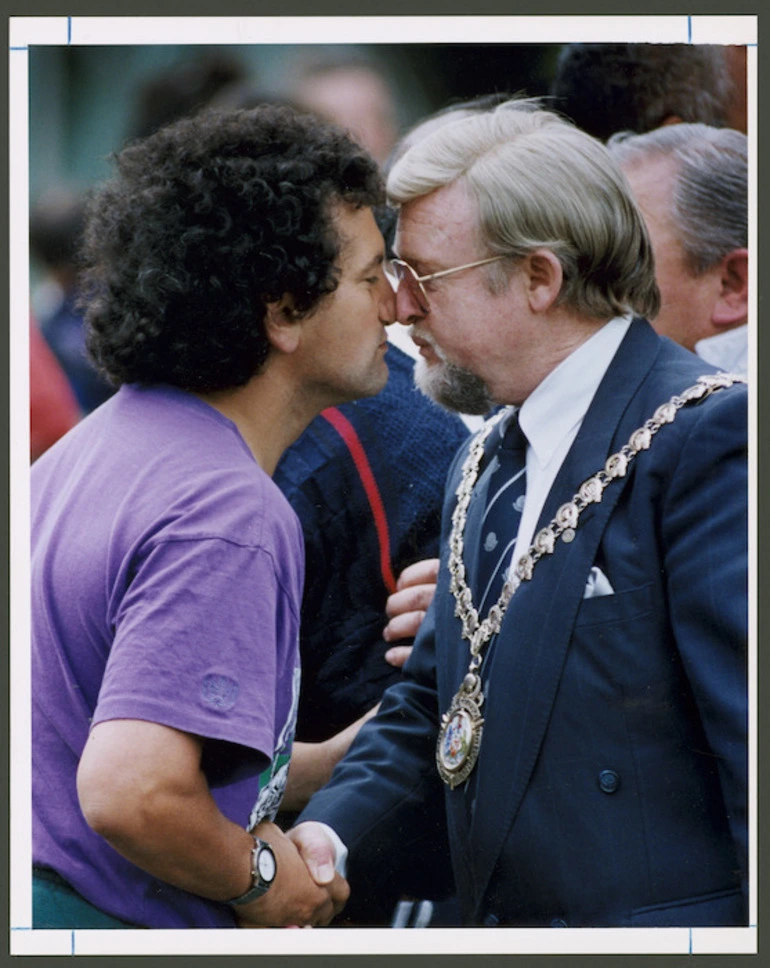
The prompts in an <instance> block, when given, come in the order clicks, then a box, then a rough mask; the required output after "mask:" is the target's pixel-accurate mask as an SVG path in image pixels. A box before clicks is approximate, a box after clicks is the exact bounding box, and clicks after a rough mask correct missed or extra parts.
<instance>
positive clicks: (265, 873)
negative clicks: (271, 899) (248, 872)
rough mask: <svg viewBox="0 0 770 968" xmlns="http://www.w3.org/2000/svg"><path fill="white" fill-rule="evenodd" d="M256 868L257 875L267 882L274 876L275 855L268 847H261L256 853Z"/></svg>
mask: <svg viewBox="0 0 770 968" xmlns="http://www.w3.org/2000/svg"><path fill="white" fill-rule="evenodd" d="M257 869H258V870H259V876H260V877H261V878H262V880H263V881H266V882H267V883H268V884H269V883H270V882H271V881H272V880H273V878H274V877H275V857H274V856H273V851H272V850H271V849H270V848H269V847H263V848H262V850H260V852H259V854H258V855H257Z"/></svg>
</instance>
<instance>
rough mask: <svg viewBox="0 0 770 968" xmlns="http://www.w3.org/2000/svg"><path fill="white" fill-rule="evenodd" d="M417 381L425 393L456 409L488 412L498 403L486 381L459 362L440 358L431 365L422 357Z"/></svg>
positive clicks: (451, 408) (464, 411)
mask: <svg viewBox="0 0 770 968" xmlns="http://www.w3.org/2000/svg"><path fill="white" fill-rule="evenodd" d="M414 382H415V384H416V385H417V387H418V389H420V390H421V391H422V392H423V393H424V394H425V396H426V397H430V398H431V400H434V401H435V402H436V403H438V404H439V405H440V406H442V407H444V408H445V409H447V410H453V411H455V412H456V413H469V414H481V415H484V414H487V413H489V411H490V410H492V409H493V407H494V406H495V401H494V400H493V399H492V397H491V396H490V393H489V390H488V389H487V385H486V383H484V381H483V380H482V379H481V377H479V376H476V374H475V373H471V372H470V370H466V369H464V367H462V366H457V364H456V363H447V362H446V361H443V360H442V361H441V362H440V363H434V364H433V365H432V366H428V365H427V363H426V362H425V360H423V359H419V360H418V361H417V365H416V366H415V370H414Z"/></svg>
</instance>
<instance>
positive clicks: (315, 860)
mask: <svg viewBox="0 0 770 968" xmlns="http://www.w3.org/2000/svg"><path fill="white" fill-rule="evenodd" d="M286 836H287V837H288V838H289V840H291V842H292V843H293V844H294V845H295V847H296V848H297V850H298V851H299V854H300V856H301V857H302V860H303V861H304V862H305V865H306V866H307V869H308V871H309V872H310V876H311V877H312V878H313V880H314V881H315V882H316V884H319V885H322V884H328V883H329V882H330V881H331V879H332V876H333V875H334V873H335V871H334V862H335V859H336V850H335V847H334V843H333V842H332V839H331V837H330V836H329V834H328V832H327V830H326V828H325V827H324V825H323V824H321V823H317V822H316V821H315V820H306V821H305V822H304V823H301V824H298V825H297V826H296V827H292V828H291V830H290V831H289V832H288V834H287V835H286ZM337 876H338V877H339V875H337ZM345 883H346V884H347V881H345ZM348 893H349V890H348ZM346 900H347V898H346Z"/></svg>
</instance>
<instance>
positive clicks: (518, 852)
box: [300, 320, 748, 926]
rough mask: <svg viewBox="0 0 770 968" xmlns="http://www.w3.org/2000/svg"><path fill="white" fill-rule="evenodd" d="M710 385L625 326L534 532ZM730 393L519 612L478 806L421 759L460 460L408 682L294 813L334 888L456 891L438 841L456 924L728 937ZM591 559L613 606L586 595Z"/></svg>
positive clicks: (738, 890) (456, 664)
mask: <svg viewBox="0 0 770 968" xmlns="http://www.w3.org/2000/svg"><path fill="white" fill-rule="evenodd" d="M706 372H712V368H710V367H708V366H707V365H706V364H704V363H703V362H702V361H700V360H698V359H697V357H695V356H693V355H692V354H690V353H688V352H686V351H685V350H682V349H681V348H680V347H678V346H675V345H674V344H673V343H671V342H670V341H668V340H663V339H661V338H659V337H658V336H657V335H656V334H655V333H654V332H653V330H652V329H651V327H650V326H649V325H648V324H647V323H646V322H644V321H642V320H636V321H634V323H633V324H632V326H631V328H630V330H629V332H628V334H627V336H626V337H625V339H624V341H623V343H622V345H621V347H620V349H619V351H618V353H617V354H616V357H615V359H614V360H613V362H612V364H611V365H610V367H609V369H608V371H607V373H606V376H605V378H604V379H603V381H602V383H601V385H600V387H599V389H598V391H597V393H596V396H595V398H594V400H593V402H592V404H591V406H590V408H589V410H588V412H587V414H586V417H585V419H584V421H583V423H582V426H581V429H580V431H579V434H578V436H577V438H576V440H575V442H574V444H573V446H572V448H571V450H570V452H569V454H568V456H567V458H566V460H565V461H564V464H563V466H562V468H561V470H560V472H559V475H558V477H557V479H556V481H555V483H554V486H553V488H552V491H551V493H550V495H549V497H548V499H547V501H546V505H545V507H544V509H543V514H542V518H541V521H540V526H541V527H542V526H544V525H545V524H547V523H548V522H549V521H550V520H551V518H552V517H553V515H554V512H555V511H556V509H557V507H558V506H559V505H561V504H562V503H564V501H566V500H569V499H570V498H571V497H572V495H573V494H574V493H575V491H576V490H577V487H578V485H579V484H580V483H581V482H582V481H583V480H585V479H586V478H588V477H590V476H592V475H593V474H594V473H595V472H596V471H597V470H599V469H600V468H601V467H602V466H603V464H604V461H605V460H606V458H607V456H608V455H609V454H611V453H614V452H615V451H617V450H619V449H620V447H621V446H622V445H623V444H624V443H626V442H627V440H628V438H629V436H630V434H631V433H632V432H633V431H634V430H636V429H637V428H638V427H640V426H641V425H642V424H643V423H644V422H645V420H647V419H648V418H649V417H651V416H652V414H653V412H654V411H655V410H656V408H657V407H658V406H659V405H660V404H661V403H664V402H665V401H667V400H668V399H669V398H670V397H671V396H672V395H674V394H676V393H679V392H681V391H683V390H684V389H685V388H687V387H689V386H691V385H692V384H693V383H695V382H696V380H697V378H698V376H700V375H701V374H703V373H706ZM746 399H747V393H746V387H745V386H744V385H735V386H733V387H731V388H729V389H726V390H721V391H719V392H718V393H715V394H713V395H712V396H710V397H709V398H707V399H705V400H704V401H702V402H701V403H699V404H696V405H692V404H691V405H688V406H686V407H684V408H683V409H682V410H680V411H679V413H678V415H677V417H676V420H675V421H674V422H673V423H672V424H668V425H666V426H664V427H663V428H662V429H661V431H660V432H659V433H658V434H657V436H656V437H655V439H654V440H653V442H652V446H651V448H650V449H649V450H647V451H644V452H642V453H641V454H640V455H639V456H638V457H637V459H636V461H635V462H634V464H633V465H632V468H631V469H630V471H629V473H628V475H627V476H626V477H625V478H623V479H621V480H619V481H615V482H613V484H611V485H610V486H609V487H608V488H607V489H606V490H605V492H604V497H603V500H602V501H601V503H599V504H595V505H591V506H590V507H589V508H588V509H587V510H586V511H585V512H584V513H583V515H582V518H581V521H580V525H579V527H578V528H577V532H576V537H575V540H574V541H573V542H572V543H571V544H564V543H562V542H559V543H558V546H557V549H556V551H555V553H554V554H553V555H552V556H551V557H549V558H546V559H543V560H542V561H541V562H540V563H539V564H538V565H537V566H536V569H535V573H534V577H533V579H532V581H531V582H528V583H525V584H523V585H522V586H521V587H520V589H519V590H518V592H517V593H516V595H515V596H514V599H513V600H512V602H511V604H510V606H509V608H508V612H507V614H506V617H505V620H504V624H503V628H502V629H501V632H500V634H499V636H498V638H497V640H496V642H495V643H494V644H493V646H492V651H491V652H490V654H489V655H488V657H487V666H488V669H487V671H488V673H489V676H488V679H489V688H488V691H487V698H486V701H485V703H484V707H483V711H484V716H485V724H484V734H483V740H482V744H481V751H480V756H479V761H478V763H477V764H476V767H475V770H474V774H472V775H471V780H470V781H468V782H469V783H470V784H471V785H472V787H471V788H472V790H473V793H474V795H475V807H474V809H473V810H471V809H470V808H469V802H468V801H469V796H468V793H467V791H466V789H465V787H466V784H462V785H460V786H459V787H457V788H456V789H454V790H450V789H449V788H448V787H446V786H444V784H443V783H442V782H441V780H440V779H439V778H438V775H437V773H436V769H435V763H434V755H435V743H436V735H437V724H438V722H439V718H440V716H441V714H442V713H443V712H444V711H445V710H446V709H447V708H448V707H449V704H450V702H451V699H452V696H453V695H454V693H455V692H456V690H457V688H458V686H459V684H460V682H461V680H462V677H463V675H464V673H465V671H466V669H467V664H468V657H469V656H468V645H467V642H465V641H462V642H461V640H460V626H459V621H458V619H457V618H456V617H455V615H454V600H453V598H452V596H451V595H450V593H449V590H448V572H447V567H446V557H447V549H446V539H447V535H448V532H449V526H450V521H449V516H450V515H451V511H452V509H453V507H454V504H455V497H454V492H455V489H456V486H457V483H458V481H459V476H460V466H461V462H462V459H463V458H464V455H465V452H466V450H467V448H466V447H463V448H462V450H461V452H460V454H459V455H458V458H457V460H456V461H455V463H454V465H453V467H452V469H451V470H450V474H449V479H448V484H447V496H446V501H445V507H444V524H443V532H442V549H443V550H442V568H441V574H440V578H439V585H438V588H437V592H436V597H435V600H434V604H433V606H432V608H431V610H430V611H429V613H428V616H427V617H426V619H425V622H424V623H423V628H422V629H421V632H420V635H419V636H418V638H417V642H416V644H415V648H414V650H413V653H412V656H411V657H410V660H409V662H408V663H407V666H406V669H405V681H404V682H402V683H399V684H398V685H396V686H394V687H393V688H392V689H390V690H389V691H388V693H387V694H386V697H385V700H384V702H383V705H382V710H381V713H380V714H379V715H378V716H377V717H376V718H375V719H374V720H373V721H372V722H371V723H370V724H367V726H366V727H365V728H364V729H363V730H362V731H361V734H360V735H359V737H358V739H357V741H356V743H355V744H354V745H353V747H352V749H351V751H350V753H349V754H348V756H347V757H346V759H345V760H343V762H342V763H341V764H340V765H339V766H338V768H337V770H336V772H335V774H334V776H333V777H332V781H331V783H330V784H329V785H328V786H327V787H326V788H325V789H324V790H322V791H320V792H319V793H318V794H317V795H316V797H314V798H313V800H312V801H311V803H310V805H309V807H308V808H307V810H306V811H305V812H304V814H303V815H302V817H301V818H300V819H319V820H323V821H325V822H326V823H329V824H330V825H331V826H332V827H333V828H334V829H336V830H337V831H338V833H339V834H340V836H341V837H342V839H343V841H345V843H346V844H347V845H348V847H349V848H350V852H351V868H350V870H351V889H352V890H353V891H355V890H356V889H357V886H358V889H359V890H366V889H367V886H366V885H367V883H373V878H372V871H375V870H376V872H377V877H378V878H379V879H380V880H382V879H389V878H392V879H393V881H394V883H397V884H398V887H399V890H406V891H413V892H415V893H418V894H425V893H428V894H429V893H430V891H431V890H432V891H434V892H435V893H437V894H438V893H440V891H441V889H442V886H443V888H444V889H445V890H446V889H450V890H451V889H452V884H451V880H448V875H447V872H446V870H445V868H444V867H443V866H442V864H441V863H440V859H441V857H442V856H443V854H445V853H446V852H447V847H448V851H449V854H450V855H451V863H452V870H453V876H454V887H455V890H456V892H457V894H458V897H459V900H460V904H461V907H462V911H463V921H464V923H469V924H489V925H494V924H501V925H531V926H549V925H560V926H561V925H569V926H573V925H574V926H580V925H599V926H602V925H604V926H606V925H618V926H657V925H727V924H743V923H746V920H747V902H746V871H747V719H748V717H747V703H748V690H747V679H746V676H747V672H746V670H747V461H746V446H747V418H746ZM482 498H483V495H482V494H478V495H477V496H476V498H475V499H477V500H481V499H482ZM471 515H472V512H469V517H471ZM473 545H474V535H473V534H472V533H470V531H469V533H468V535H467V537H466V547H470V548H473ZM471 553H472V552H471ZM469 565H470V562H469ZM593 565H598V566H600V567H601V569H602V571H603V572H604V573H605V574H606V575H607V577H608V578H609V581H610V582H611V585H612V587H613V589H614V594H613V595H609V596H604V597H599V598H589V599H584V597H583V593H584V589H585V585H586V581H587V578H588V573H589V570H590V569H591V567H592V566H593ZM429 849H432V850H433V854H432V855H430V856H431V858H432V859H431V861H430V863H426V862H424V858H425V857H427V856H429V855H428V854H427V853H425V851H427V850H429ZM368 877H370V878H372V879H371V880H370V881H369V882H367V878H368Z"/></svg>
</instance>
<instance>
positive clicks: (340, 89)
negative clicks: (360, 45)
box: [288, 54, 399, 164]
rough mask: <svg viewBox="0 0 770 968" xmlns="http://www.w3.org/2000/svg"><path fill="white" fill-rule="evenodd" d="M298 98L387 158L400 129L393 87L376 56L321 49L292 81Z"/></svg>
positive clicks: (376, 154) (373, 152) (377, 157)
mask: <svg viewBox="0 0 770 968" xmlns="http://www.w3.org/2000/svg"><path fill="white" fill-rule="evenodd" d="M288 94H289V97H290V99H291V100H292V101H294V102H295V103H296V104H298V105H299V106H300V107H303V108H305V109H307V110H310V111H314V112H316V113H317V114H320V115H322V116H323V117H326V118H329V120H331V121H336V122H337V124H339V125H341V126H342V127H343V128H346V129H347V130H348V131H349V132H350V133H351V134H352V135H353V137H354V138H355V139H356V141H358V143H359V144H360V145H362V146H363V147H364V148H366V150H367V151H368V152H369V153H370V154H371V155H372V156H373V157H374V158H375V160H376V161H378V162H379V163H380V164H384V162H385V160H386V159H387V157H388V155H389V154H390V152H391V149H392V148H393V145H394V144H395V142H396V139H397V137H398V133H399V124H398V108H397V104H396V97H395V94H394V91H393V87H392V85H391V83H390V81H389V79H388V77H387V76H386V74H385V71H384V70H382V68H380V67H378V66H377V65H376V64H375V63H374V61H373V60H370V59H367V58H364V57H363V56H361V55H357V56H347V57H346V56H342V55H339V54H334V55H331V56H330V55H327V56H322V55H316V56H314V57H313V58H312V59H308V60H306V61H305V62H304V63H301V64H300V65H298V69H297V71H296V74H295V75H294V81H293V83H292V84H291V85H290V86H289V90H288Z"/></svg>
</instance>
